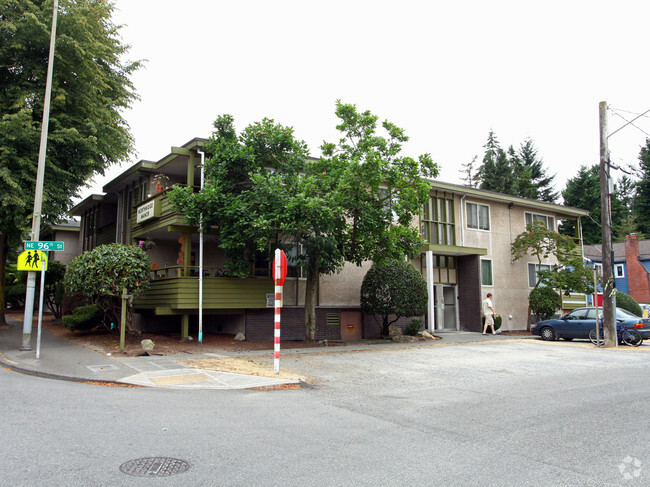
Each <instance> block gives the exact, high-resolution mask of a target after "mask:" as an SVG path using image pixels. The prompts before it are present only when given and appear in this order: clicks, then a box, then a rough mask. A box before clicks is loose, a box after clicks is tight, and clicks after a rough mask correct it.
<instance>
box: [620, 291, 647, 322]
mask: <svg viewBox="0 0 650 487" xmlns="http://www.w3.org/2000/svg"><path fill="white" fill-rule="evenodd" d="M616 307H617V308H623V309H624V310H626V311H629V312H630V313H632V314H635V315H637V316H643V310H642V309H641V306H639V303H637V302H636V300H635V299H634V298H633V297H632V296H630V295H629V294H625V293H622V292H621V291H616Z"/></svg>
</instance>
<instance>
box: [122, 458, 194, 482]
mask: <svg viewBox="0 0 650 487" xmlns="http://www.w3.org/2000/svg"><path fill="white" fill-rule="evenodd" d="M188 468H190V464H189V463H187V462H186V461H185V460H179V459H178V458H165V457H152V458H138V459H136V460H130V461H128V462H126V463H123V464H122V465H120V471H121V472H122V473H125V474H127V475H133V476H135V477H169V476H170V475H176V474H177V473H183V472H185V471H186V470H187V469H188Z"/></svg>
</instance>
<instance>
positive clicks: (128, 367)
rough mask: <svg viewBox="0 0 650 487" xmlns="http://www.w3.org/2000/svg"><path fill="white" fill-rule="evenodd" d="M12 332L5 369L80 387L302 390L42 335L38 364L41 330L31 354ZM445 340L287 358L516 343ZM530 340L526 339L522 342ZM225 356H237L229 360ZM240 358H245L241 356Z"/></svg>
mask: <svg viewBox="0 0 650 487" xmlns="http://www.w3.org/2000/svg"><path fill="white" fill-rule="evenodd" d="M7 322H8V323H9V324H10V325H11V326H9V327H2V328H0V364H2V365H3V366H4V367H7V368H9V369H11V370H14V371H16V372H21V373H24V374H29V375H35V376H38V377H46V378H51V379H63V380H71V381H77V382H104V383H116V384H130V385H137V386H144V387H160V388H167V389H221V390H224V389H251V388H260V387H275V386H282V385H287V384H300V381H299V380H297V379H296V380H287V379H280V378H271V377H259V376H252V375H243V374H232V373H228V372H216V371H213V370H203V369H196V368H192V367H189V366H186V365H182V364H180V363H178V362H177V360H180V359H187V356H183V357H174V356H164V357H158V356H148V357H119V356H106V355H103V354H101V353H99V352H95V351H92V350H89V349H87V348H84V347H83V346H80V345H77V344H75V343H73V342H70V341H69V340H66V339H65V338H61V337H57V336H56V335H53V334H51V333H49V332H48V331H47V330H46V329H43V330H42V336H41V347H40V358H39V359H36V335H37V328H36V326H34V327H33V328H32V347H33V350H30V351H20V350H19V349H20V346H21V345H22V335H23V326H22V323H21V322H18V321H17V320H15V319H11V318H7ZM440 335H441V336H442V337H443V339H442V340H436V341H431V342H415V343H393V342H386V341H363V340H361V341H356V342H349V343H346V345H345V346H344V347H340V346H338V347H331V348H320V347H319V348H300V349H285V350H283V352H282V353H283V355H289V354H292V353H300V354H305V353H323V352H330V353H337V352H343V351H345V352H347V351H352V350H369V349H380V348H394V347H404V346H412V345H416V346H417V345H425V344H426V345H432V346H435V345H449V344H462V343H470V342H488V341H495V340H504V339H513V337H509V336H503V335H482V334H481V333H473V332H444V333H441V334H440ZM517 338H524V337H517ZM269 353H270V354H272V353H273V352H272V351H270V350H268V351H252V352H251V353H250V355H251V356H256V355H257V356H259V355H262V354H265V355H268V354H269ZM216 356H218V355H215V354H206V355H201V356H198V355H194V356H192V358H214V357H216ZM222 356H224V357H225V356H232V355H231V354H226V353H224V355H222ZM237 356H242V354H241V353H238V354H237Z"/></svg>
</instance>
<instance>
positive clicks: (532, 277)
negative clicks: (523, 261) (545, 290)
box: [528, 264, 551, 287]
mask: <svg viewBox="0 0 650 487" xmlns="http://www.w3.org/2000/svg"><path fill="white" fill-rule="evenodd" d="M548 270H551V266H550V265H549V264H542V265H539V264H528V287H535V284H537V273H538V272H539V271H548ZM543 285H544V284H540V286H543Z"/></svg>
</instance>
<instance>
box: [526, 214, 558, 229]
mask: <svg viewBox="0 0 650 487" xmlns="http://www.w3.org/2000/svg"><path fill="white" fill-rule="evenodd" d="M533 222H544V225H546V228H548V229H549V230H553V231H555V218H554V217H552V216H547V215H538V214H536V213H526V225H530V224H531V223H533Z"/></svg>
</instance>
